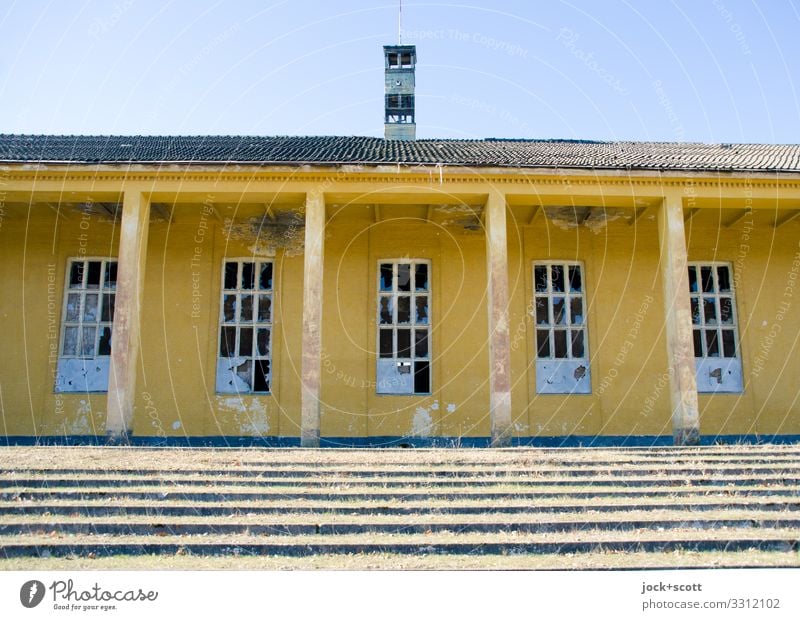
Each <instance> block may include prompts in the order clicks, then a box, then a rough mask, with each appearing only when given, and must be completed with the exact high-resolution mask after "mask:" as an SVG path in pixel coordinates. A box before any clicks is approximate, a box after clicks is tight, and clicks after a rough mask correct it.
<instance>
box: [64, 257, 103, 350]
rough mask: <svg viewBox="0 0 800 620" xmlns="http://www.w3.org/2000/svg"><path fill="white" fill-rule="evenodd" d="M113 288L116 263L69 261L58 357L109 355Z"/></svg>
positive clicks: (99, 260) (101, 260)
mask: <svg viewBox="0 0 800 620" xmlns="http://www.w3.org/2000/svg"><path fill="white" fill-rule="evenodd" d="M116 288H117V261H116V260H108V259H97V260H76V259H71V260H70V261H69V265H68V283H67V291H66V295H65V296H64V314H63V317H64V320H63V322H62V329H61V357H62V358H70V357H71V358H84V359H86V358H95V357H99V356H109V355H111V328H112V325H113V323H114V300H115V298H116Z"/></svg>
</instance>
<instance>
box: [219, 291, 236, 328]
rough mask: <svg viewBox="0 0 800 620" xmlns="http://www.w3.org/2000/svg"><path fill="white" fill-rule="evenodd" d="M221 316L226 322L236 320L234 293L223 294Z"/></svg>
mask: <svg viewBox="0 0 800 620" xmlns="http://www.w3.org/2000/svg"><path fill="white" fill-rule="evenodd" d="M222 317H223V320H224V321H225V322H226V323H233V322H234V321H235V320H236V295H224V296H223V298H222Z"/></svg>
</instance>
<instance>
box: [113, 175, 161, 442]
mask: <svg viewBox="0 0 800 620" xmlns="http://www.w3.org/2000/svg"><path fill="white" fill-rule="evenodd" d="M149 223H150V200H149V198H147V197H145V196H144V195H143V194H142V192H141V191H138V190H129V191H126V192H125V194H124V196H123V200H122V223H121V225H120V238H119V257H118V259H117V292H116V300H115V306H114V324H113V327H112V331H111V333H112V336H111V368H110V372H109V377H108V404H107V407H108V409H107V410H108V414H107V419H106V437H107V438H108V440H109V442H111V443H127V441H128V437H129V435H130V434H131V431H132V430H133V404H134V401H135V399H136V373H137V369H138V361H139V342H140V337H141V308H142V293H143V290H144V270H145V261H146V258H147V233H148V228H149Z"/></svg>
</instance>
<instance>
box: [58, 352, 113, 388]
mask: <svg viewBox="0 0 800 620" xmlns="http://www.w3.org/2000/svg"><path fill="white" fill-rule="evenodd" d="M110 367H111V358H110V357H108V356H103V357H96V358H93V359H76V358H60V359H59V360H58V366H57V368H56V385H55V391H56V392H105V391H107V390H108V373H109V369H110Z"/></svg>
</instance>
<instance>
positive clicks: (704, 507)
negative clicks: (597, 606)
mask: <svg viewBox="0 0 800 620" xmlns="http://www.w3.org/2000/svg"><path fill="white" fill-rule="evenodd" d="M698 499H701V498H695V499H694V500H693V501H692V502H687V501H682V502H681V503H680V505H679V507H680V508H681V509H683V510H684V511H685V512H688V513H690V514H691V513H697V512H709V511H730V512H732V511H754V512H757V511H761V512H764V511H770V512H786V513H794V512H800V500H794V501H773V500H772V499H771V498H766V501H764V499H759V498H752V497H745V498H742V499H739V500H737V501H735V502H734V501H732V500H733V498H731V499H730V500H726V501H724V502H719V501H714V500H715V499H716V498H711V499H712V501H705V502H702V501H697V500H698ZM551 501H552V500H551ZM266 504H267V505H265V502H259V503H233V502H225V503H219V502H218V503H212V504H204V503H197V502H193V501H183V502H172V503H168V502H145V503H140V504H130V503H129V504H120V503H119V502H116V501H114V502H109V501H106V500H101V501H99V502H98V501H96V500H92V501H87V502H82V503H67V504H62V503H58V502H36V503H32V502H11V503H7V504H2V503H0V517H6V516H18V515H30V516H37V515H45V516H86V517H114V516H120V515H125V516H131V517H134V516H139V515H144V516H175V517H182V516H186V517H195V516H197V517H212V516H220V517H230V516H240V515H283V514H287V513H294V514H308V515H413V514H419V515H483V514H495V515H536V514H553V513H570V512H573V513H579V512H593V513H609V512H621V513H627V512H631V511H634V510H636V511H640V512H641V511H659V510H665V509H674V508H675V504H674V502H673V501H672V498H669V497H667V498H665V499H664V500H662V501H660V502H654V501H652V500H650V501H647V500H642V501H636V502H633V501H630V502H623V503H619V502H616V503H608V502H607V501H602V500H600V499H598V498H592V499H591V500H590V501H587V502H585V503H575V501H574V500H572V501H570V500H565V499H559V501H558V503H552V504H550V505H548V504H544V503H541V502H539V503H536V504H531V503H516V502H503V503H497V502H494V501H480V500H476V501H473V502H471V503H470V504H464V503H459V502H442V501H430V502H424V503H415V502H406V501H403V502H402V503H393V504H391V505H389V504H385V503H380V502H369V501H366V502H359V503H357V502H346V503H345V502H327V501H323V502H315V501H309V502H294V503H288V502H282V501H281V500H280V499H279V500H277V501H274V502H266Z"/></svg>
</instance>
